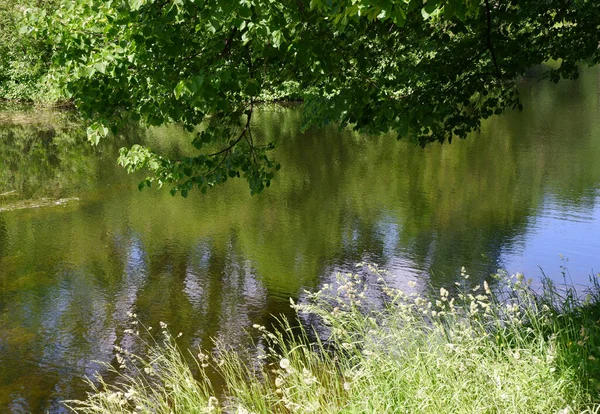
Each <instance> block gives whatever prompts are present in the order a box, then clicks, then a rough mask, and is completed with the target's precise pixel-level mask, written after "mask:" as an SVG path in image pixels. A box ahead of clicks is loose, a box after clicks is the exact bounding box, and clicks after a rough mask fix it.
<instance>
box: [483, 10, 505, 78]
mask: <svg viewBox="0 0 600 414" xmlns="http://www.w3.org/2000/svg"><path fill="white" fill-rule="evenodd" d="M485 14H486V19H487V36H486V37H487V48H488V50H489V51H490V55H491V57H492V63H493V64H494V70H495V72H496V73H495V74H496V77H497V78H498V79H502V71H501V70H500V67H499V66H498V61H497V60H496V52H495V51H494V46H493V44H492V11H491V10H490V2H489V0H485Z"/></svg>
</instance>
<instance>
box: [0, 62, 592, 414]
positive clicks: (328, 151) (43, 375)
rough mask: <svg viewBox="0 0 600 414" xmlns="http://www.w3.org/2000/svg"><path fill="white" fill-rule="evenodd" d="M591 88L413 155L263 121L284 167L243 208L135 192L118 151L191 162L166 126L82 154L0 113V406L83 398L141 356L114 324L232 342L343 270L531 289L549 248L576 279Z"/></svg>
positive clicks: (289, 114) (70, 132)
mask: <svg viewBox="0 0 600 414" xmlns="http://www.w3.org/2000/svg"><path fill="white" fill-rule="evenodd" d="M599 73H600V72H598V71H597V70H590V71H586V72H584V73H583V74H582V77H581V79H580V81H578V82H565V83H562V84H559V85H551V84H546V83H537V84H524V85H523V86H522V89H521V94H522V96H523V98H524V100H525V101H526V102H525V107H526V110H525V111H524V112H523V113H508V114H505V115H503V116H501V117H495V118H493V119H490V120H489V121H488V122H486V123H485V124H484V125H483V127H482V131H481V133H479V134H477V135H476V136H472V137H470V138H469V139H468V140H465V141H459V142H455V143H453V144H452V145H432V146H430V147H428V148H426V149H425V150H422V149H420V148H415V147H413V146H412V145H411V144H409V143H407V142H404V141H401V142H396V140H395V138H394V137H393V136H379V137H371V136H364V135H359V134H356V133H353V132H351V131H339V130H337V129H336V128H334V127H328V128H324V129H321V130H309V131H306V132H305V133H299V132H298V131H299V130H300V125H301V122H302V118H301V112H300V111H299V110H298V108H295V107H265V108H263V110H262V111H261V112H260V113H258V114H257V116H256V129H257V134H256V135H257V139H259V140H263V141H275V142H276V144H277V149H276V153H275V154H274V157H275V158H276V159H277V160H278V161H279V162H281V164H282V166H283V168H282V170H281V171H280V173H279V175H278V176H277V178H276V180H275V181H274V183H273V185H272V188H270V189H269V191H266V192H265V193H264V194H261V195H259V196H254V197H251V196H250V195H249V191H248V190H247V186H246V184H244V183H243V182H241V181H231V182H229V183H227V185H226V186H223V187H220V188H217V189H214V190H212V191H210V192H209V193H208V194H207V195H205V196H203V195H201V194H200V193H199V192H198V193H191V194H190V197H189V198H188V199H182V198H178V197H176V198H172V197H171V196H170V195H168V193H167V191H160V190H156V189H148V190H144V191H143V192H138V191H137V182H138V181H139V180H140V178H141V177H140V176H129V175H127V174H126V173H125V172H124V171H123V170H122V169H120V168H118V167H117V166H116V161H115V160H116V156H117V153H118V148H119V147H121V146H125V145H131V144H133V143H138V142H139V143H147V144H148V145H150V146H152V147H154V148H157V149H158V150H159V151H161V152H162V153H164V154H170V155H173V154H178V153H186V152H189V151H192V147H191V145H190V143H189V136H188V135H187V134H186V133H185V132H184V131H182V130H181V129H179V128H177V127H165V128H159V129H152V130H143V129H140V128H139V127H136V126H131V128H130V130H129V131H128V132H127V134H126V136H125V137H119V138H115V139H113V140H106V141H104V142H102V143H101V145H100V146H98V147H91V146H89V145H87V144H86V143H85V142H84V141H85V133H84V128H83V127H81V125H80V123H78V121H77V120H76V119H73V118H70V117H69V116H65V115H56V114H54V115H53V113H50V114H44V115H35V116H33V118H35V119H37V120H38V121H37V122H25V118H26V117H25V116H24V115H19V116H14V113H13V116H12V117H11V116H9V115H5V116H4V118H0V119H2V120H3V121H2V123H1V124H0V157H1V160H2V161H1V162H0V194H5V193H8V194H7V195H1V196H0V208H2V210H1V211H0V367H1V369H0V407H2V408H1V409H0V411H1V410H4V407H9V409H11V410H13V411H15V412H19V410H21V411H32V412H42V411H44V410H50V411H59V410H60V409H61V408H60V407H61V405H60V401H61V400H63V399H65V398H74V397H82V396H83V393H84V392H85V390H86V387H85V384H84V382H83V380H82V377H83V376H85V375H91V374H93V373H94V372H95V371H96V370H97V369H99V368H100V366H99V365H98V363H95V362H92V361H96V360H97V361H105V362H106V361H111V360H112V359H113V358H114V353H113V347H114V346H115V345H118V346H123V347H128V348H131V349H139V350H141V348H142V344H140V343H139V342H137V341H136V339H135V338H134V337H132V336H131V335H129V334H126V333H124V332H123V330H124V329H125V328H126V327H128V326H129V324H130V318H129V317H128V316H127V315H128V313H129V312H132V313H137V315H138V317H139V318H140V319H141V320H142V321H143V322H144V323H145V324H147V325H149V326H154V327H157V326H158V324H159V322H160V321H165V322H168V323H169V324H170V327H171V329H172V330H173V332H174V333H178V332H183V336H182V338H181V346H182V347H183V348H186V347H193V346H197V345H204V346H209V345H210V343H211V342H210V338H217V339H220V340H223V341H226V342H227V343H229V344H231V345H232V346H240V347H242V346H246V344H247V343H248V336H247V333H246V329H248V328H249V327H250V326H251V325H252V324H254V323H257V324H260V325H267V326H268V325H270V324H271V323H272V321H273V319H272V317H271V315H277V314H281V313H284V314H287V315H291V310H290V308H289V302H288V298H289V297H298V295H299V293H301V292H302V290H303V289H305V288H306V289H315V288H317V287H318V286H319V285H320V284H322V283H326V282H330V281H332V280H333V279H334V278H335V272H336V271H347V270H351V269H353V268H354V264H355V263H356V262H360V261H370V262H375V263H378V264H380V265H382V266H385V267H386V268H387V269H389V270H390V271H391V273H392V278H393V280H392V281H391V283H392V284H393V285H396V287H406V286H405V285H406V284H407V283H408V282H409V281H416V282H417V283H418V287H417V289H420V290H425V289H426V288H427V285H428V284H432V285H434V286H438V285H446V286H447V285H451V284H452V282H453V281H454V280H455V279H456V277H457V275H458V274H459V272H460V268H461V266H465V267H467V269H468V270H469V272H470V273H471V274H472V275H473V277H472V279H469V280H472V281H473V283H478V281H479V280H480V279H481V278H483V277H485V276H487V275H488V274H489V273H490V272H493V271H495V270H496V269H497V268H498V267H502V266H505V265H506V266H509V268H510V269H509V270H513V271H517V270H519V271H525V272H529V275H530V276H535V274H538V273H537V266H538V265H541V266H543V267H544V268H545V269H546V270H549V271H552V270H553V269H558V266H557V265H556V261H555V260H554V259H553V258H555V257H556V258H558V253H563V254H565V255H568V256H569V257H570V258H571V265H572V266H573V267H571V271H572V272H573V273H575V272H578V273H581V274H582V276H583V277H587V274H588V273H589V271H588V268H589V267H590V266H598V263H597V262H596V261H597V258H598V254H597V253H598V252H599V251H600V245H599V243H600V241H599V240H598V239H597V237H596V236H595V235H596V234H597V232H596V229H598V231H600V220H599V219H600V212H599V208H598V203H597V201H598V196H599V192H598V191H599V188H600V164H598V163H597V162H596V160H597V159H598V158H599V157H600V116H598V115H599V111H600V105H599V103H598V90H599V88H598V79H599ZM30 115H31V114H30ZM7 119H13V121H7ZM14 119H17V121H14ZM29 119H31V116H30V118H29ZM41 200H46V201H45V202H41ZM56 200H69V201H67V202H64V203H60V204H58V205H57V204H55V203H54V202H55V201H56ZM553 229H554V230H553ZM555 229H561V230H560V231H561V232H562V233H560V234H555V233H553V231H555ZM559 248H560V249H561V250H560V251H558V249H559ZM557 260H558V259H557ZM559 263H560V262H559ZM515 265H518V267H517V268H514V267H513V268H511V266H515ZM19 407H20V408H19Z"/></svg>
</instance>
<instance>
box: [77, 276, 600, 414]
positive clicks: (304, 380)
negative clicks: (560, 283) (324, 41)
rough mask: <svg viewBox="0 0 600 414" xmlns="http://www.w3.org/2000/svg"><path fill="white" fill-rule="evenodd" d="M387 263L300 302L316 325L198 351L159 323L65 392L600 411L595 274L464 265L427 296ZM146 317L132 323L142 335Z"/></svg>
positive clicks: (341, 408)
mask: <svg viewBox="0 0 600 414" xmlns="http://www.w3.org/2000/svg"><path fill="white" fill-rule="evenodd" d="M366 273H368V274H369V275H370V276H375V277H376V278H377V280H378V282H377V286H371V285H369V284H368V283H365V277H364V275H365V274H366ZM386 276H387V275H386V273H385V272H384V271H382V270H380V269H377V268H374V267H370V266H369V267H368V268H364V269H361V270H360V273H359V274H355V275H351V274H346V275H339V277H338V279H337V283H335V284H333V285H325V286H323V289H322V290H320V291H318V292H316V293H311V294H307V296H306V298H305V299H304V300H303V301H302V303H301V304H294V305H293V307H294V308H295V309H296V311H297V312H298V315H299V317H300V319H301V320H302V321H303V322H304V323H303V324H302V325H303V326H310V325H311V324H312V325H314V324H318V325H320V326H321V329H319V332H321V335H320V336H319V335H317V337H316V338H314V335H313V333H312V332H306V331H305V330H304V329H300V332H299V331H298V329H292V328H291V327H290V325H289V324H288V323H286V322H283V323H282V325H281V328H280V329H279V330H278V331H276V332H269V331H268V330H267V329H266V328H265V327H262V326H254V329H258V330H259V331H261V332H262V340H261V341H259V343H258V344H257V347H256V349H254V350H250V351H248V352H245V353H240V352H239V350H233V349H231V348H230V347H228V346H227V344H223V343H220V344H217V348H216V349H217V351H216V352H213V353H210V354H209V353H205V352H202V351H200V352H198V351H197V350H196V351H193V354H194V357H193V363H192V364H188V362H186V359H187V357H186V352H182V351H181V350H180V349H179V348H178V346H177V340H178V338H177V337H173V336H171V335H170V334H169V331H168V327H167V326H166V325H165V324H162V323H161V326H160V329H161V331H162V332H161V333H160V337H161V338H160V339H158V338H157V342H156V343H154V345H153V346H152V348H151V352H150V354H149V355H148V356H147V357H145V358H142V357H139V356H135V355H132V354H130V353H129V352H128V351H127V350H125V349H119V350H118V351H119V352H118V354H117V361H118V365H120V367H118V368H116V369H115V370H114V372H113V373H115V374H116V375H117V376H118V378H119V380H118V381H111V384H110V385H108V384H106V383H105V382H104V381H103V380H102V379H100V378H98V379H97V380H98V381H96V382H95V384H96V385H95V386H94V391H95V392H94V393H92V394H90V395H89V398H88V399H87V400H85V401H71V402H69V405H70V406H71V407H73V408H74V409H75V410H76V411H78V412H83V413H86V412H94V413H98V412H101V413H118V412H155V413H170V412H174V413H187V412H236V413H250V412H253V413H273V412H300V413H305V412H318V413H339V412H367V413H385V412H390V413H391V412H415V413H417V412H418V413H461V412H464V413H473V412H502V413H524V412H527V413H536V412H537V413H571V412H598V410H599V406H598V402H600V400H599V398H598V386H599V385H600V383H599V382H598V381H599V379H600V352H599V351H600V348H599V347H598V345H599V344H600V288H599V284H598V281H597V278H596V277H593V279H592V282H591V288H590V289H589V291H588V292H586V294H585V295H584V296H582V295H580V294H578V293H577V292H576V291H575V289H574V288H573V287H566V288H564V289H559V288H557V287H556V286H555V285H554V284H552V283H551V282H550V281H549V280H543V284H542V287H541V288H540V289H536V290H534V289H532V288H531V286H530V283H531V282H529V281H527V280H525V279H524V277H523V276H522V275H519V274H517V275H513V276H508V275H506V274H500V275H496V276H494V277H493V278H492V279H490V280H489V282H485V283H483V284H482V285H478V286H472V285H470V284H469V280H468V279H469V276H468V275H467V274H466V273H465V272H463V274H462V282H457V283H456V284H455V285H454V286H448V288H447V289H446V288H441V289H440V290H439V294H437V295H436V297H432V298H425V297H423V296H421V295H420V294H418V293H416V292H412V293H405V292H402V291H400V290H398V289H394V288H391V287H388V286H387V285H386V282H385V280H386ZM370 279H372V278H370ZM382 297H385V298H386V300H385V301H380V299H381V298H382ZM137 324H138V322H137V321H133V326H134V328H133V329H132V331H131V332H132V333H134V334H138V335H142V336H144V332H141V334H140V333H139V331H140V330H141V331H143V329H140V326H139V325H137ZM323 332H326V334H323ZM309 338H313V339H309ZM195 372H198V374H197V375H196V376H195V375H194V373H195ZM215 373H216V374H217V375H216V377H218V378H220V379H221V380H222V381H223V382H224V384H225V386H224V387H223V390H224V393H223V394H222V395H218V393H217V391H216V390H215V388H213V385H212V384H213V382H212V381H211V380H210V378H213V380H214V378H215ZM115 384H116V385H115Z"/></svg>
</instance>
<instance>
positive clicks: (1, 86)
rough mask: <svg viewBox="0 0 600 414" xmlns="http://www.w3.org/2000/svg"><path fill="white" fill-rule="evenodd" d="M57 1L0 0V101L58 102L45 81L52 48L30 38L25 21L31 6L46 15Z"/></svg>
mask: <svg viewBox="0 0 600 414" xmlns="http://www.w3.org/2000/svg"><path fill="white" fill-rule="evenodd" d="M58 2H59V0H20V1H15V0H0V99H7V100H11V101H28V102H31V101H35V102H49V101H53V100H57V99H59V96H58V95H57V94H56V91H55V90H54V89H53V88H52V86H51V85H50V83H48V82H47V81H46V78H45V75H46V73H47V72H48V69H49V67H50V63H51V61H52V54H53V50H52V46H51V45H50V44H48V42H46V41H45V39H35V38H34V37H32V36H28V34H27V33H26V30H25V29H26V28H23V21H22V19H23V14H24V11H25V10H27V8H28V7H32V6H37V8H38V9H37V10H38V13H39V14H40V15H42V16H43V15H44V14H45V13H47V11H48V10H52V9H53V8H54V7H55V6H56V5H57V4H58ZM22 28H23V30H22Z"/></svg>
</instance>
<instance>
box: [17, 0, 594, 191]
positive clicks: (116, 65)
mask: <svg viewBox="0 0 600 414" xmlns="http://www.w3.org/2000/svg"><path fill="white" fill-rule="evenodd" d="M29 18H30V23H29V24H30V27H31V29H30V30H32V32H33V33H35V34H36V35H37V36H38V37H39V38H43V39H47V41H48V42H50V43H51V44H53V45H54V48H55V49H54V50H55V52H54V62H53V63H54V68H55V69H54V71H53V72H52V73H51V76H52V78H53V79H54V80H55V81H56V82H57V83H59V84H60V85H62V87H64V89H65V91H66V93H67V94H68V96H69V97H71V98H72V99H73V100H74V102H75V104H76V105H77V107H78V108H79V109H81V110H82V111H83V112H84V113H85V114H86V115H87V116H89V117H90V118H91V119H92V120H94V121H95V122H94V123H93V124H92V125H91V126H90V128H89V131H88V133H89V136H90V137H91V138H92V140H94V141H97V140H98V139H99V138H100V137H102V136H103V135H106V134H107V133H108V132H109V130H110V129H111V128H112V129H113V130H116V129H115V128H117V127H118V126H119V125H121V124H123V123H125V122H130V121H131V120H136V121H137V120H141V121H143V122H144V123H145V124H147V125H160V124H164V123H180V124H182V125H184V126H185V127H186V128H187V129H189V130H190V131H194V132H195V135H194V139H193V145H194V146H195V147H196V148H197V150H198V153H197V155H194V156H189V157H184V158H181V159H177V160H172V159H167V158H164V157H162V156H160V154H157V153H155V152H153V151H152V149H150V148H144V147H141V146H133V147H131V148H128V149H123V150H122V152H121V157H120V163H121V164H122V165H124V166H126V167H127V168H128V169H129V170H130V171H134V170H140V169H145V170H149V171H150V172H151V176H150V177H149V178H148V180H146V182H145V183H146V184H147V185H150V184H151V182H153V181H156V182H157V183H158V184H159V185H163V184H165V183H167V184H169V185H170V186H171V187H172V192H173V194H175V193H176V192H177V191H180V192H181V194H182V195H183V196H186V195H187V193H188V191H189V190H191V189H192V188H194V187H198V188H200V189H201V190H202V191H203V192H204V191H206V189H207V188H208V187H210V186H213V185H215V184H218V183H222V182H224V181H226V180H227V179H228V178H231V177H240V176H244V177H245V178H246V179H247V180H248V182H249V185H250V189H251V192H252V193H256V192H260V191H261V190H262V189H263V188H264V187H268V186H269V184H270V182H271V180H272V178H273V176H274V171H275V170H277V169H278V168H279V165H278V164H276V163H275V162H273V161H272V160H271V159H270V157H269V155H268V150H269V149H271V148H272V147H273V145H272V144H266V145H265V144H264V143H259V142H258V140H255V139H254V137H253V135H252V122H251V120H252V114H253V112H254V110H255V108H256V103H257V102H258V101H260V100H261V97H262V96H264V95H265V94H266V93H272V92H273V91H276V90H277V89H278V88H279V87H280V86H281V85H284V84H288V83H289V82H295V83H296V84H297V85H298V88H299V90H300V92H301V95H302V97H303V101H304V108H305V117H306V124H307V125H311V124H312V125H319V126H320V125H325V124H328V123H337V124H339V125H340V127H342V128H343V127H346V126H348V125H350V126H352V127H353V128H355V129H357V130H361V131H365V132H390V131H391V132H395V133H397V135H398V137H399V138H400V137H408V138H409V139H411V140H413V141H414V142H415V143H418V144H420V145H425V144H427V143H429V142H434V141H439V142H445V141H451V140H452V139H453V137H460V138H464V137H465V136H466V135H467V134H468V133H469V132H471V131H474V130H478V129H479V126H480V123H481V120H482V119H485V118H488V117H490V116H491V115H493V114H500V113H502V112H503V111H504V110H505V109H506V108H519V109H520V108H521V104H520V102H519V96H518V92H517V89H516V82H517V80H518V78H519V77H520V76H522V75H524V74H525V73H526V72H527V71H528V70H529V69H531V68H532V67H535V66H536V65H540V64H542V63H544V62H546V61H549V60H554V61H559V62H560V65H558V67H557V68H554V69H549V70H547V71H546V72H545V73H543V75H542V76H544V77H548V78H550V79H551V80H554V81H558V80H559V79H560V78H564V77H567V78H575V77H577V64H578V63H581V62H584V63H587V64H596V63H598V61H599V59H600V53H599V50H598V44H599V40H600V35H599V33H600V30H599V27H600V2H597V1H592V0H579V1H569V0H544V1H540V0H518V1H517V0H503V1H500V0H483V1H474V0H432V1H429V0H426V1H423V0H418V1H415V0H404V1H392V0H311V1H308V0H282V1H275V0H240V1H232V0H108V1H107V0H63V2H62V4H61V5H60V7H57V9H56V11H55V13H54V14H53V15H52V16H50V18H46V17H44V16H43V15H41V14H38V13H36V12H35V11H31V12H30V13H29ZM200 124H202V125H203V127H202V128H199V127H198V125H200ZM143 185H144V184H142V186H143Z"/></svg>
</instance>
